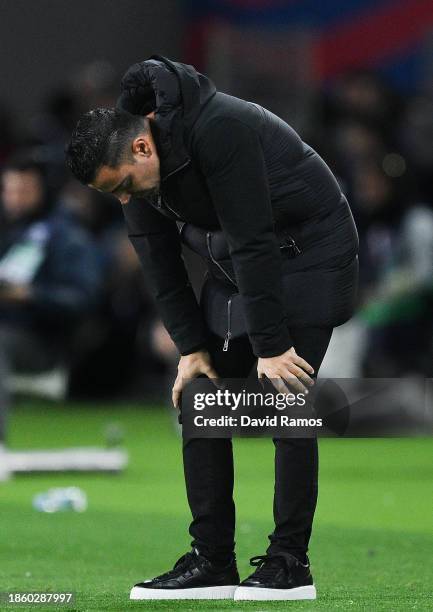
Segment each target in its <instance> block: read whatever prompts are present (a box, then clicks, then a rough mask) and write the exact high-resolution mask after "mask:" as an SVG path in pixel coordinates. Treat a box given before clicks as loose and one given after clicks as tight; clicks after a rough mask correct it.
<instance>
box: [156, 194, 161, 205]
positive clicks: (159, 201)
mask: <svg viewBox="0 0 433 612" xmlns="http://www.w3.org/2000/svg"><path fill="white" fill-rule="evenodd" d="M156 205H157V206H158V208H161V206H162V195H161V193H158V201H157V202H156Z"/></svg>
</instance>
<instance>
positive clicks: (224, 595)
mask: <svg viewBox="0 0 433 612" xmlns="http://www.w3.org/2000/svg"><path fill="white" fill-rule="evenodd" d="M237 588H238V587H237V586H236V585H233V586H231V585H228V586H217V587H197V588H194V589H146V588H143V587H132V589H131V593H130V595H129V599H134V600H136V601H138V600H141V601H142V600H143V599H233V596H234V594H235V591H236V589H237Z"/></svg>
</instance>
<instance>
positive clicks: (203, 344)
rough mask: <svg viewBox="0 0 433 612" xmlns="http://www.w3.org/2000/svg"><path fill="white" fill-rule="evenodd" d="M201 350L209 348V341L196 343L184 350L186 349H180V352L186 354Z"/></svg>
mask: <svg viewBox="0 0 433 612" xmlns="http://www.w3.org/2000/svg"><path fill="white" fill-rule="evenodd" d="M200 350H208V343H207V341H205V342H201V343H200V344H196V345H195V346H193V347H192V348H189V349H187V350H184V351H179V352H180V354H181V355H182V356H184V355H191V353H196V352H197V351H200Z"/></svg>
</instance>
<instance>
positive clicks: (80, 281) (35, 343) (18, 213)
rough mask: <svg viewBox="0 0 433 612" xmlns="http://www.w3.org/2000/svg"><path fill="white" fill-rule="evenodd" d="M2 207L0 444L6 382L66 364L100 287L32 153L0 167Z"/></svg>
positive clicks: (77, 232) (79, 235)
mask: <svg viewBox="0 0 433 612" xmlns="http://www.w3.org/2000/svg"><path fill="white" fill-rule="evenodd" d="M1 210H2V217H3V222H2V227H1V231H0V441H1V440H4V438H5V434H6V414H7V407H8V404H9V397H8V391H7V388H8V377H9V376H10V374H11V373H12V372H15V371H22V372H26V373H28V372H38V371H45V370H47V369H50V368H52V367H54V366H55V365H57V364H59V363H63V362H64V361H65V360H67V357H68V343H69V340H70V338H71V334H72V332H73V331H74V328H75V326H76V325H77V323H78V322H79V320H80V317H81V316H82V315H83V314H85V313H86V312H88V311H89V309H91V308H92V306H93V305H94V304H95V302H96V301H97V297H98V292H99V287H100V270H99V263H98V259H97V256H96V251H95V248H94V247H93V245H92V244H91V242H90V240H89V238H88V236H87V234H86V233H85V232H84V231H83V230H82V229H81V228H80V227H78V226H77V225H76V224H75V223H73V222H72V221H71V220H70V219H67V218H66V217H65V216H63V215H62V214H60V213H59V212H58V211H57V210H56V200H55V198H54V197H53V195H52V194H51V193H50V189H49V186H48V181H47V177H46V168H45V167H44V166H43V165H42V164H41V163H39V162H38V161H37V160H36V159H35V158H34V157H33V156H32V155H19V156H16V157H14V158H12V159H10V160H9V162H8V163H7V164H6V166H5V167H4V168H3V171H2V176H1Z"/></svg>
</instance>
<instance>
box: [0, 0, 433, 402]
mask: <svg viewBox="0 0 433 612" xmlns="http://www.w3.org/2000/svg"><path fill="white" fill-rule="evenodd" d="M0 7H1V11H2V20H1V23H0V38H1V40H2V49H3V61H2V63H1V66H0V76H1V82H2V83H3V84H4V87H3V88H2V92H1V94H0V171H1V179H2V188H1V215H2V223H1V230H0V338H1V345H2V352H3V357H2V361H3V365H2V366H1V369H0V371H1V372H2V374H1V378H2V380H3V379H4V378H5V377H6V376H13V378H14V380H15V383H14V384H15V386H18V387H20V386H22V385H23V384H24V383H23V380H22V377H21V378H20V379H18V378H17V376H15V374H19V373H25V374H28V373H32V372H33V373H37V372H39V373H40V372H45V373H47V372H50V371H51V373H52V376H51V379H49V378H48V377H47V376H45V379H46V381H47V380H50V383H47V382H45V383H43V384H51V386H52V387H53V388H54V389H59V392H60V389H64V393H65V395H67V396H68V397H73V398H83V397H94V398H99V399H106V398H107V397H110V398H113V397H116V396H117V397H121V398H122V397H138V396H139V397H159V396H160V393H161V385H163V384H164V382H163V381H164V380H165V378H166V376H167V373H168V375H169V376H170V375H171V372H172V367H173V361H175V360H176V357H177V354H176V350H175V348H174V347H173V345H172V343H171V341H170V339H169V337H168V336H167V334H166V332H165V330H164V329H163V327H162V326H161V324H160V322H159V320H158V318H157V315H156V313H155V311H154V306H153V303H152V300H151V299H150V298H149V293H148V288H147V282H146V278H145V276H144V275H143V274H142V272H141V270H140V268H139V265H138V262H137V259H136V257H135V254H134V253H133V251H132V248H131V246H130V245H129V242H128V239H127V237H126V236H125V231H124V227H123V218H122V213H121V210H120V206H119V205H118V203H117V201H116V200H114V199H113V198H111V197H110V196H104V195H102V194H99V193H95V192H92V191H90V190H88V189H85V188H83V187H82V186H80V185H79V184H78V183H77V182H76V181H75V180H74V179H72V178H71V176H70V175H69V174H68V173H67V171H66V169H65V166H64V158H63V148H64V146H65V143H66V142H67V140H68V138H69V135H70V132H71V129H72V128H73V126H74V124H75V122H76V119H77V117H78V116H79V114H80V113H81V112H83V111H85V110H88V109H90V108H94V107H96V106H110V105H114V103H115V100H116V96H117V94H118V91H119V80H120V77H121V75H122V74H123V72H124V71H125V70H126V69H127V67H128V66H129V65H130V64H131V63H133V62H135V61H139V60H142V59H144V58H146V57H148V56H149V55H150V54H152V53H160V54H165V55H167V56H168V57H170V58H172V59H175V60H180V61H185V62H188V63H192V64H193V65H194V66H196V67H197V68H198V69H201V70H202V71H203V72H205V73H207V74H209V75H210V76H211V77H212V78H213V79H214V81H215V82H216V84H217V87H218V88H219V89H221V90H223V91H227V92H229V93H231V94H234V95H238V96H240V97H244V98H246V99H251V100H255V101H257V102H259V103H261V104H263V105H264V106H266V107H268V108H269V109H271V110H272V111H274V112H276V113H277V114H279V115H280V116H282V117H283V118H284V119H286V120H287V121H288V122H289V123H290V124H292V125H293V126H294V127H295V128H296V129H297V130H298V131H299V132H300V134H301V135H302V137H303V138H304V140H306V141H307V142H308V143H309V144H311V145H312V146H313V147H315V148H316V149H317V150H318V151H319V153H320V154H321V155H322V156H323V157H324V158H325V160H326V161H327V162H328V164H329V165H330V166H331V168H332V170H333V171H334V172H335V174H336V175H337V177H338V179H339V181H340V182H341V185H342V188H343V190H344V192H345V193H346V195H347V197H348V199H349V202H350V204H351V206H352V209H353V213H354V216H355V219H356V222H357V225H358V229H359V234H360V240H361V254H360V262H361V286H360V295H359V310H358V314H357V316H356V317H355V318H354V320H353V321H352V322H350V323H349V324H348V325H346V326H344V327H343V328H340V329H338V330H336V332H335V333H334V339H333V346H338V350H337V349H335V350H334V349H333V348H332V346H331V349H330V351H329V352H328V359H327V360H326V361H325V363H324V366H323V370H322V374H326V375H330V376H332V375H334V376H335V375H336V373H338V374H339V375H340V376H346V375H347V376H351V375H353V376H359V375H365V376H384V377H385V376H390V377H392V376H402V375H405V374H410V373H420V374H421V375H425V376H431V375H432V374H431V372H432V370H431V364H432V363H433V360H432V356H433V308H432V304H433V284H432V283H433V281H432V278H433V274H432V272H433V181H432V172H433V147H432V140H433V59H432V58H433V54H432V49H433V3H432V2H431V1H426V0H393V1H389V0H379V1H375V2H371V1H369V0H350V1H345V2H340V1H337V0H330V1H329V2H326V3H323V5H320V6H319V5H318V3H317V2H313V1H312V0H286V1H284V0H196V1H195V0H189V1H184V2H176V1H174V0H172V1H170V0H161V1H160V2H158V3H154V2H143V1H138V0H137V1H136V0H125V2H122V3H120V2H118V1H112V0H94V1H93V2H92V8H91V10H89V6H88V3H87V2H84V1H80V0H77V1H76V2H74V3H69V2H66V0H60V1H57V2H54V1H53V0H39V1H38V3H37V4H34V5H32V6H31V7H30V6H29V5H28V2H26V0H14V2H11V1H8V0H1V2H0ZM17 268H19V269H20V271H19V273H18V272H17ZM197 277H198V278H200V275H199V274H198V275H197ZM24 347H25V350H24ZM8 371H9V374H7V373H6V372H8ZM40 380H42V379H40ZM29 384H30V385H31V382H30V383H29ZM41 384H42V383H41ZM1 386H2V387H5V384H4V383H3V382H2V383H1ZM27 386H28V385H27ZM5 394H6V391H3V395H5ZM3 401H7V400H6V398H5V399H4V400H3Z"/></svg>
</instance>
